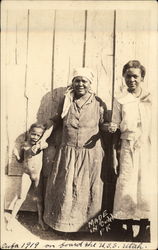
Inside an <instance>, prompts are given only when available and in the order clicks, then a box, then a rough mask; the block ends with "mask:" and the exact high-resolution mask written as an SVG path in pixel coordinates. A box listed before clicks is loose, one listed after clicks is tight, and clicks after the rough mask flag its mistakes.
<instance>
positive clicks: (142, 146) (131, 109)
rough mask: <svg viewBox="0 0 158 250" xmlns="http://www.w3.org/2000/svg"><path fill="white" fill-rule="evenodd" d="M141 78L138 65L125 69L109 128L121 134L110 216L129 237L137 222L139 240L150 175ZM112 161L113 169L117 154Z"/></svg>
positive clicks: (147, 101)
mask: <svg viewBox="0 0 158 250" xmlns="http://www.w3.org/2000/svg"><path fill="white" fill-rule="evenodd" d="M144 76H145V68H144V67H143V66H142V65H141V64H140V62H139V61H137V60H132V61H129V62H128V63H127V64H126V65H124V67H123V77H124V79H125V83H126V85H127V88H128V89H127V92H126V93H125V94H123V95H122V96H121V97H119V98H115V101H114V108H113V115H112V123H111V124H110V126H109V131H110V132H115V131H116V130H117V129H119V130H120V131H121V138H120V139H121V149H120V158H119V165H120V170H119V177H118V179H117V184H116V191H115V197H114V208H113V216H114V218H115V219H118V221H120V223H121V221H123V220H127V227H128V228H127V229H128V232H130V233H131V234H132V223H133V221H132V220H140V222H141V223H140V231H139V236H140V235H141V236H143V235H145V231H146V228H147V225H148V219H149V218H150V204H151V201H150V199H151V195H150V188H149V186H148V183H149V181H150V174H151V164H150V146H151V138H150V132H151V98H150V93H149V92H148V91H146V90H144V89H143V88H142V87H143V80H144ZM114 159H115V160H114V167H115V169H116V168H117V158H116V151H114ZM139 236H138V237H139ZM138 237H137V238H138ZM144 237H145V236H144Z"/></svg>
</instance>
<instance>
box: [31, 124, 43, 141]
mask: <svg viewBox="0 0 158 250" xmlns="http://www.w3.org/2000/svg"><path fill="white" fill-rule="evenodd" d="M43 132H44V131H43V129H42V128H33V129H31V131H30V133H29V142H30V144H31V145H35V144H36V142H37V141H38V140H39V139H40V138H41V136H42V135H43Z"/></svg>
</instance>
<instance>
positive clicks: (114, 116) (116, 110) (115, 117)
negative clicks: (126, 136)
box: [112, 99, 121, 127]
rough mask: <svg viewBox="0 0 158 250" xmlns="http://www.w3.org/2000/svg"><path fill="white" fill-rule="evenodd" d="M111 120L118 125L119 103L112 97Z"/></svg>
mask: <svg viewBox="0 0 158 250" xmlns="http://www.w3.org/2000/svg"><path fill="white" fill-rule="evenodd" d="M112 122H113V123H116V124H117V126H118V127H119V125H120V123H121V104H120V103H119V102H118V101H117V100H116V99H114V105H113V112H112Z"/></svg>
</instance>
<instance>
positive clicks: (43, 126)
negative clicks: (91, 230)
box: [29, 122, 46, 132]
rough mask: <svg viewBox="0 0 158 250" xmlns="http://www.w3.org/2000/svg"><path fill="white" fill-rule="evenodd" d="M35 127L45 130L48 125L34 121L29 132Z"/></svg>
mask: <svg viewBox="0 0 158 250" xmlns="http://www.w3.org/2000/svg"><path fill="white" fill-rule="evenodd" d="M33 128H41V129H43V132H44V131H45V130H46V126H45V125H44V124H42V123H38V122H36V123H33V124H32V125H31V126H30V128H29V132H30V131H31V130H32V129H33Z"/></svg>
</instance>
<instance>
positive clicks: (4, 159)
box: [1, 10, 9, 187]
mask: <svg viewBox="0 0 158 250" xmlns="http://www.w3.org/2000/svg"><path fill="white" fill-rule="evenodd" d="M7 31H8V10H5V11H3V12H2V16H1V62H2V64H1V121H2V123H1V141H2V142H3V147H1V165H2V167H1V175H2V176H3V175H4V173H5V172H7V167H8V159H9V158H8V157H9V155H8V153H9V152H8V147H9V137H8V128H7V126H8V122H7V120H8V114H7V101H6V96H7V92H6V74H7V71H6V69H7V67H6V65H7V49H6V48H7ZM2 181H3V182H4V180H2ZM2 187H3V185H2Z"/></svg>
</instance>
